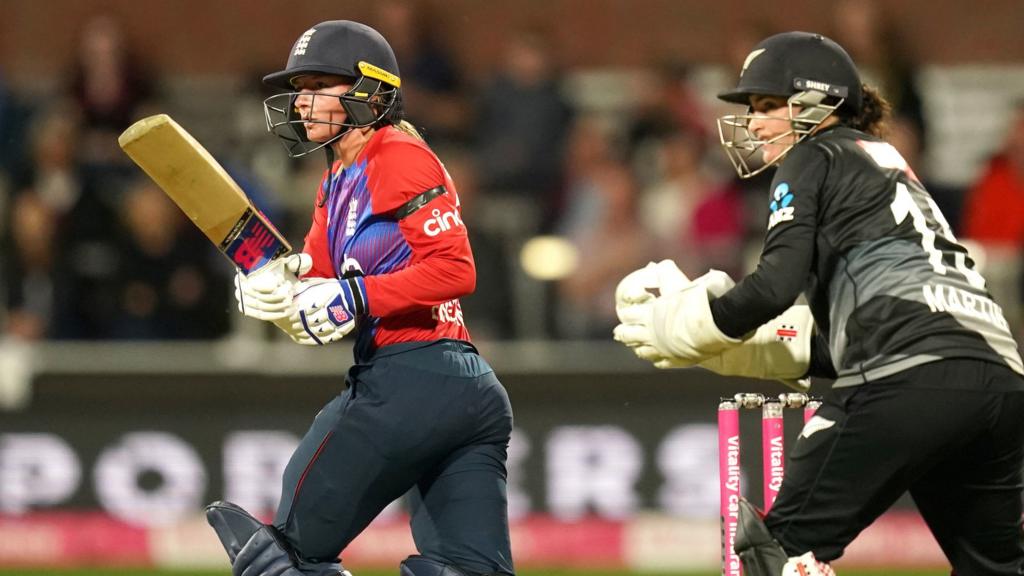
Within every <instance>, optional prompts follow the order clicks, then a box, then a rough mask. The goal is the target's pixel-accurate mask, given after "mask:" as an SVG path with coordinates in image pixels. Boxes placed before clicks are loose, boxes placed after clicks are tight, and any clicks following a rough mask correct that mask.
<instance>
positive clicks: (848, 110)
mask: <svg viewBox="0 0 1024 576" xmlns="http://www.w3.org/2000/svg"><path fill="white" fill-rule="evenodd" d="M752 95H758V96H777V97H780V98H784V99H785V100H786V103H787V105H788V106H789V121H790V125H791V130H790V131H789V132H787V133H784V134H780V135H777V136H775V137H774V138H773V139H772V140H770V141H763V140H760V139H759V138H758V137H757V136H755V135H754V134H752V133H751V132H750V130H749V129H748V127H749V125H750V122H751V121H752V120H753V119H755V118H757V117H758V114H756V113H754V112H753V110H751V109H749V108H748V110H747V113H746V114H727V115H725V116H722V117H721V118H719V119H718V135H719V139H720V141H721V143H722V146H723V148H724V149H725V153H726V155H727V156H728V157H729V160H730V161H731V162H732V164H733V167H734V168H736V172H737V174H739V176H740V178H749V177H751V176H753V175H755V174H758V173H760V172H762V171H764V170H765V169H767V168H768V167H769V166H772V165H774V164H777V163H778V162H781V161H782V159H783V158H784V157H785V156H786V154H788V153H789V151H790V150H792V149H793V147H794V146H796V144H797V143H799V142H800V141H801V140H803V139H804V138H806V137H807V136H808V135H810V134H811V133H813V132H814V131H815V130H816V129H817V128H818V126H819V125H821V124H822V123H823V122H824V121H825V120H826V119H827V118H828V117H829V116H831V115H832V114H840V115H842V114H844V113H845V114H849V115H855V114H859V113H860V111H861V105H862V102H863V94H862V93H861V82H860V74H858V73H857V67H856V66H854V64H853V60H852V59H850V55H849V54H847V53H846V51H845V50H843V48H842V47H841V46H840V45H839V44H836V43H835V42H833V41H832V40H829V39H828V38H826V37H824V36H822V35H821V34H811V33H808V32H786V33H783V34H776V35H775V36H771V37H769V38H767V39H765V40H763V41H761V43H759V44H758V45H757V46H755V47H754V49H753V50H752V51H751V52H750V54H749V55H747V59H746V61H745V62H744V63H743V69H742V70H740V80H739V82H737V84H736V88H735V89H733V90H730V91H728V92H722V93H721V94H719V95H718V97H719V98H720V99H722V100H725V101H726V102H734V103H736V104H744V105H746V106H748V107H749V106H750V97H751V96H752ZM791 136H792V138H791ZM787 139H789V140H791V142H789V143H788V145H787V147H786V149H785V150H784V151H783V152H782V153H781V154H778V155H776V156H775V157H774V159H772V160H771V161H770V162H768V163H764V162H763V158H761V155H760V154H759V152H760V150H761V148H762V147H763V146H764V145H766V144H775V143H777V142H781V141H783V140H787Z"/></svg>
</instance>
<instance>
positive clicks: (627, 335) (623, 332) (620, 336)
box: [612, 324, 654, 348]
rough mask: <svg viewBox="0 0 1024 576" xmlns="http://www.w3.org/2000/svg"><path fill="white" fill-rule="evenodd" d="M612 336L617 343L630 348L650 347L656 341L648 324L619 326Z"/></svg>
mask: <svg viewBox="0 0 1024 576" xmlns="http://www.w3.org/2000/svg"><path fill="white" fill-rule="evenodd" d="M612 336H613V337H614V338H615V341H616V342H622V343H623V344H625V345H626V346H629V347H630V348H635V347H637V346H644V345H647V346H650V345H651V344H652V342H653V341H654V334H653V333H652V332H651V328H650V326H649V325H648V324H619V325H618V326H616V327H615V330H614V332H612Z"/></svg>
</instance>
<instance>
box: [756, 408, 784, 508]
mask: <svg viewBox="0 0 1024 576" xmlns="http://www.w3.org/2000/svg"><path fill="white" fill-rule="evenodd" d="M761 410H762V415H761V456H762V460H761V462H762V470H763V476H762V483H763V484H764V511H765V512H768V510H770V509H771V507H772V504H773V503H775V497H776V496H777V495H778V494H779V487H780V486H782V475H783V467H784V466H785V457H786V452H785V446H784V444H785V438H784V436H783V421H782V403H781V402H765V403H764V407H763V408H762V409H761Z"/></svg>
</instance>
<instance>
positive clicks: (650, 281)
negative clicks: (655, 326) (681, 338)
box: [615, 260, 690, 322]
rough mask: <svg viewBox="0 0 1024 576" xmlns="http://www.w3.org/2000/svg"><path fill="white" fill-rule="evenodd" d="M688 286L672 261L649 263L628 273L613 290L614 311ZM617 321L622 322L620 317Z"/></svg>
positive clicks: (687, 281) (680, 271) (683, 275)
mask: <svg viewBox="0 0 1024 576" xmlns="http://www.w3.org/2000/svg"><path fill="white" fill-rule="evenodd" d="M689 284H690V279H689V278H687V277H686V274H683V272H682V270H680V269H679V267H678V266H676V263H675V262H673V261H672V260H662V261H661V262H658V263H654V262H651V263H649V264H648V265H647V266H645V267H643V268H641V269H639V270H636V271H634V272H630V273H629V274H627V275H626V277H625V278H623V279H622V280H621V281H619V285H618V286H616V288H615V311H616V312H617V313H618V312H620V311H622V310H624V309H625V308H628V307H629V306H632V305H634V304H640V303H643V302H648V301H650V300H653V299H655V298H657V297H659V296H662V295H665V294H674V293H676V292H679V291H680V290H682V289H683V288H685V287H686V286H688V285H689ZM619 321H620V322H623V320H622V317H621V315H620V317H619Z"/></svg>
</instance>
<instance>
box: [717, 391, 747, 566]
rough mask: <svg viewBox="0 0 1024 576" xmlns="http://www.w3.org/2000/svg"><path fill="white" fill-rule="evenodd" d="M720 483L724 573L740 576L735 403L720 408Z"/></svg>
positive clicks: (738, 438)
mask: <svg viewBox="0 0 1024 576" xmlns="http://www.w3.org/2000/svg"><path fill="white" fill-rule="evenodd" d="M718 483H719V492H720V494H721V509H720V516H721V519H722V574H723V575H725V576H740V575H741V574H742V571H741V569H740V559H739V557H738V556H737V555H736V552H735V551H734V550H733V545H734V544H735V542H736V529H737V527H738V526H739V501H740V411H739V407H738V406H737V404H736V403H735V402H732V401H724V402H722V403H720V404H719V405H718Z"/></svg>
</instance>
